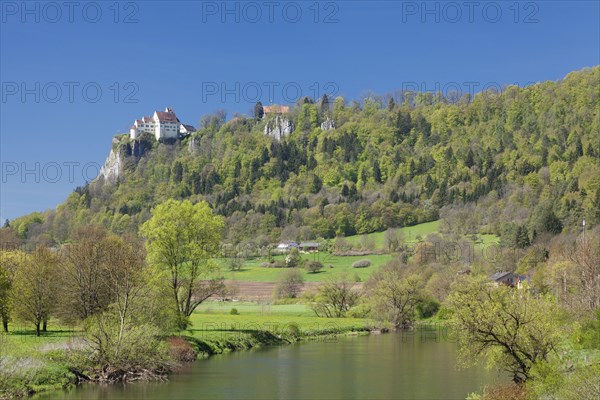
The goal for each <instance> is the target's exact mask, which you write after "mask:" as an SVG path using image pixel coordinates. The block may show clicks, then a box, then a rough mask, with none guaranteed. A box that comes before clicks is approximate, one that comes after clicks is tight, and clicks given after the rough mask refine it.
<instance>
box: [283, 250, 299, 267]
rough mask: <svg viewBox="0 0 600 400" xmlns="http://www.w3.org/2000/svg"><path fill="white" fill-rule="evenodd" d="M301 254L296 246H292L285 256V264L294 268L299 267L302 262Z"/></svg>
mask: <svg viewBox="0 0 600 400" xmlns="http://www.w3.org/2000/svg"><path fill="white" fill-rule="evenodd" d="M302 261H303V260H302V256H301V255H300V251H298V249H297V248H295V247H293V248H292V249H291V250H290V252H289V254H288V255H287V256H285V264H286V265H285V266H286V267H290V268H294V267H299V266H301V264H302Z"/></svg>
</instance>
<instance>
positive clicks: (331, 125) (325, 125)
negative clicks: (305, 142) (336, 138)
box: [321, 117, 335, 131]
mask: <svg viewBox="0 0 600 400" xmlns="http://www.w3.org/2000/svg"><path fill="white" fill-rule="evenodd" d="M321 129H322V130H324V131H330V130H332V129H335V122H333V120H332V119H331V118H329V117H327V119H326V120H325V121H323V122H322V123H321Z"/></svg>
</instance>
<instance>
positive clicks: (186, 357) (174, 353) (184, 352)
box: [167, 337, 197, 362]
mask: <svg viewBox="0 0 600 400" xmlns="http://www.w3.org/2000/svg"><path fill="white" fill-rule="evenodd" d="M167 344H168V346H169V354H170V355H171V357H173V359H174V360H177V361H183V362H190V361H194V360H195V359H196V355H197V354H196V351H195V350H194V348H193V347H192V345H191V344H190V343H189V342H188V341H187V340H185V339H182V338H180V337H170V338H168V339H167Z"/></svg>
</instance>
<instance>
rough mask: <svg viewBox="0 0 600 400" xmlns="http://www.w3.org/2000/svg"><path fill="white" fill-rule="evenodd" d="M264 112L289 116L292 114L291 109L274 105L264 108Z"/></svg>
mask: <svg viewBox="0 0 600 400" xmlns="http://www.w3.org/2000/svg"><path fill="white" fill-rule="evenodd" d="M263 111H264V112H265V114H287V113H289V112H290V107H289V106H280V105H278V104H273V105H270V106H264V107H263Z"/></svg>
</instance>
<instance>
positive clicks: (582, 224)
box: [581, 218, 585, 244]
mask: <svg viewBox="0 0 600 400" xmlns="http://www.w3.org/2000/svg"><path fill="white" fill-rule="evenodd" d="M581 226H582V227H583V244H585V218H584V219H583V222H582V223H581Z"/></svg>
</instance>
